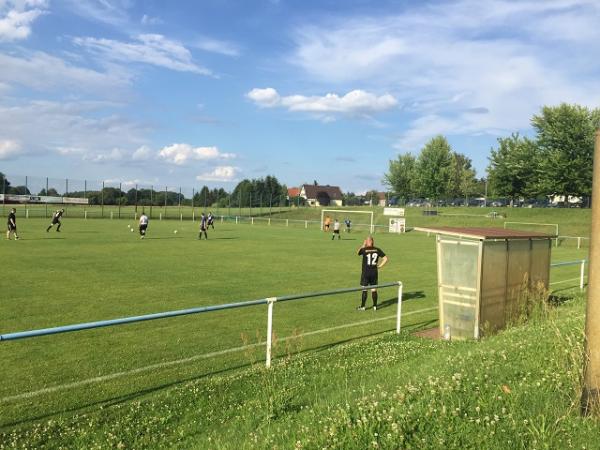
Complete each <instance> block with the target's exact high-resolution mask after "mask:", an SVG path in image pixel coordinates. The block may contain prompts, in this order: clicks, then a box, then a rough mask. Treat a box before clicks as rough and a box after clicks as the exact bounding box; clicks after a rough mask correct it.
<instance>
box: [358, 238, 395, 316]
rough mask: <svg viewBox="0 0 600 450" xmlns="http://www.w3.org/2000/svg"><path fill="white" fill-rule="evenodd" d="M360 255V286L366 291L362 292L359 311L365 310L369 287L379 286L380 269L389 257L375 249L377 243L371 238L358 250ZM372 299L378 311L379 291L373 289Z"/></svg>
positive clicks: (375, 309) (374, 309)
mask: <svg viewBox="0 0 600 450" xmlns="http://www.w3.org/2000/svg"><path fill="white" fill-rule="evenodd" d="M358 255H359V256H362V274H361V276H360V285H361V286H362V287H364V288H365V289H364V290H363V291H362V298H361V302H360V306H359V307H358V310H359V311H364V310H365V304H366V303H367V289H366V288H367V286H377V283H378V278H379V269H381V268H382V267H383V266H385V265H386V263H387V262H388V257H387V256H386V255H385V253H384V252H383V250H381V249H380V248H378V247H375V241H374V240H373V238H372V237H371V236H369V237H368V238H367V239H366V240H365V241H364V242H363V245H362V247H360V248H359V249H358ZM371 298H372V299H373V311H377V289H371Z"/></svg>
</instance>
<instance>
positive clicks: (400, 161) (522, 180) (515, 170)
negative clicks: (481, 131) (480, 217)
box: [383, 103, 600, 200]
mask: <svg viewBox="0 0 600 450" xmlns="http://www.w3.org/2000/svg"><path fill="white" fill-rule="evenodd" d="M531 125H532V127H533V130H534V133H535V136H534V137H533V138H528V137H523V136H520V135H519V134H518V133H513V134H511V136H509V137H503V138H499V139H498V145H497V147H496V148H492V149H491V151H490V156H489V158H488V159H489V165H488V167H487V177H486V178H480V179H478V178H477V177H476V173H475V170H474V169H473V167H472V161H471V160H470V159H469V158H468V157H466V156H465V155H463V154H461V153H458V152H455V151H453V149H452V148H451V146H450V145H449V143H448V141H447V139H446V138H445V137H444V136H436V137H434V138H432V139H431V140H430V141H429V142H427V143H426V144H425V146H424V147H423V148H422V149H421V151H420V153H419V155H418V156H414V155H412V154H411V153H406V154H401V155H399V156H398V157H397V158H396V159H394V160H391V161H390V162H389V167H388V171H387V173H386V174H385V176H384V179H383V182H384V183H385V184H386V185H387V186H388V187H389V188H390V189H391V190H392V191H393V192H394V193H395V194H396V195H397V196H398V197H400V198H402V199H404V200H407V199H409V198H417V197H419V198H428V199H443V198H456V197H459V196H462V197H468V196H471V195H478V196H483V195H484V194H487V195H488V196H492V197H504V198H508V199H511V200H517V199H520V198H546V197H548V196H551V195H564V196H569V195H572V196H577V197H586V196H589V195H590V194H591V190H592V167H593V154H594V132H595V129H596V127H598V126H599V125H600V109H589V108H587V107H584V106H580V105H570V104H565V103H563V104H561V105H559V106H544V107H543V108H542V109H541V111H540V113H539V114H535V115H534V116H533V117H532V119H531ZM486 182H487V183H486ZM486 184H487V193H486V192H485V191H486Z"/></svg>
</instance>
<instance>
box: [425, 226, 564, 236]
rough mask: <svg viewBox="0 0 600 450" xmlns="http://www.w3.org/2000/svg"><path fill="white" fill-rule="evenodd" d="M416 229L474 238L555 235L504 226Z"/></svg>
mask: <svg viewBox="0 0 600 450" xmlns="http://www.w3.org/2000/svg"><path fill="white" fill-rule="evenodd" d="M415 230H417V231H424V232H426V233H435V234H442V235H446V236H457V237H467V238H474V239H531V238H546V239H550V238H552V237H555V236H553V235H550V234H544V233H536V232H534V231H522V230H509V229H505V228H483V227H481V228H478V227H415Z"/></svg>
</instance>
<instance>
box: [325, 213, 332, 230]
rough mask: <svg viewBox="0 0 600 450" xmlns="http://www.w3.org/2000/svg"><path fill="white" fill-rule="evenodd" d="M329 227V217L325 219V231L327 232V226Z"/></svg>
mask: <svg viewBox="0 0 600 450" xmlns="http://www.w3.org/2000/svg"><path fill="white" fill-rule="evenodd" d="M330 225H331V217H329V216H327V217H325V231H329V226H330Z"/></svg>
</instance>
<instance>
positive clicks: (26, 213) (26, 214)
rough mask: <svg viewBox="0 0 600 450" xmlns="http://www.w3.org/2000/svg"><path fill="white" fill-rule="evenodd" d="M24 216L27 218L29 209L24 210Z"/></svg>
mask: <svg viewBox="0 0 600 450" xmlns="http://www.w3.org/2000/svg"><path fill="white" fill-rule="evenodd" d="M25 218H26V219H29V210H28V209H26V210H25Z"/></svg>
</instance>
